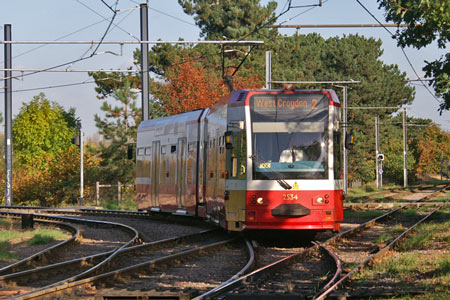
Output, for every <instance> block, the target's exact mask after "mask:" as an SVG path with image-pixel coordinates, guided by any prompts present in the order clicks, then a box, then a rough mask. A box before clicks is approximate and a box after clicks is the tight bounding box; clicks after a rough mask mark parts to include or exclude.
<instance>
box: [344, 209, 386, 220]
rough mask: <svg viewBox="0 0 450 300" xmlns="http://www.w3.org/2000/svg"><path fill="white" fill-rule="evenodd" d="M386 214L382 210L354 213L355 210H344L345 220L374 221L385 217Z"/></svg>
mask: <svg viewBox="0 0 450 300" xmlns="http://www.w3.org/2000/svg"><path fill="white" fill-rule="evenodd" d="M384 213H385V212H383V211H380V210H363V211H354V210H344V220H345V219H346V218H347V219H348V218H362V219H367V220H370V219H373V218H376V217H379V216H381V215H383V214H384Z"/></svg>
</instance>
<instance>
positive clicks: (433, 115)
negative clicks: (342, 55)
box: [0, 0, 450, 135]
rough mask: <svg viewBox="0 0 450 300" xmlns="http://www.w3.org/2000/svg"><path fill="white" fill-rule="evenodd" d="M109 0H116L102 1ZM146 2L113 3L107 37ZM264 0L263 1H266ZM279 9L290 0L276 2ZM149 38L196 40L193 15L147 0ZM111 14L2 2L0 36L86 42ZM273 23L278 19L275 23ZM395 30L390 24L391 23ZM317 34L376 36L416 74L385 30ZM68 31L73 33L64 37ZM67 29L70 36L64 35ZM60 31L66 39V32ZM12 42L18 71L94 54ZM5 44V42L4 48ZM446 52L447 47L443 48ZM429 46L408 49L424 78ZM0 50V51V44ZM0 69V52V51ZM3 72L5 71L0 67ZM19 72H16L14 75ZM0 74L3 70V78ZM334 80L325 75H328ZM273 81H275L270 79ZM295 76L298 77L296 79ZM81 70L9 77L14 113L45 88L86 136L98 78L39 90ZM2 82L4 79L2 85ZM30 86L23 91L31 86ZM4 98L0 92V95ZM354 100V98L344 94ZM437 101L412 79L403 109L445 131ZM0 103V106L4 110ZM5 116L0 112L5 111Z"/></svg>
mask: <svg viewBox="0 0 450 300" xmlns="http://www.w3.org/2000/svg"><path fill="white" fill-rule="evenodd" d="M104 1H105V2H106V3H108V4H110V5H112V4H114V3H115V0H104ZM360 1H361V3H363V5H364V6H366V7H367V8H368V9H369V10H370V11H371V12H372V13H373V14H374V15H375V16H376V17H377V18H378V19H379V20H380V21H381V22H383V23H385V21H384V17H383V11H380V10H379V9H378V5H377V3H376V1H375V0H370V1H369V0H360ZM141 2H144V1H132V0H119V4H118V8H119V9H122V10H124V11H121V12H120V13H118V15H117V16H116V19H115V23H116V24H117V25H118V26H114V25H113V27H112V29H111V30H110V32H109V33H108V35H107V36H106V38H105V40H108V41H129V40H135V39H136V38H138V37H139V28H140V27H139V10H138V9H134V10H127V9H131V8H135V7H136V6H138V4H139V3H141ZM267 2H268V1H265V0H264V1H261V3H267ZM277 2H278V12H280V11H281V10H282V9H283V7H285V4H286V3H287V0H278V1H277ZM315 3H318V0H293V1H292V4H293V5H307V4H315ZM149 5H150V9H149V36H150V37H149V39H150V40H157V39H162V40H167V41H170V40H177V39H178V38H180V37H181V38H183V39H185V40H197V39H198V38H199V30H198V28H197V27H196V26H195V22H194V20H193V18H192V17H190V16H188V15H185V14H184V13H183V11H182V9H181V7H180V6H179V5H178V2H177V1H176V0H158V1H157V0H153V1H152V0H150V1H149ZM111 16H112V12H111V10H110V9H109V8H108V7H107V6H106V5H105V4H104V3H103V2H102V1H101V0H64V1H61V0H59V1H58V0H39V1H29V0H28V1H27V0H14V1H8V0H0V26H2V27H1V28H0V34H1V38H2V39H3V35H4V31H3V24H11V25H12V39H13V40H15V41H42V40H45V41H51V40H56V39H62V40H72V41H81V40H83V41H86V40H89V41H90V40H100V38H101V37H102V36H103V34H104V32H105V30H106V28H107V26H108V21H107V20H105V19H104V18H110V17H111ZM279 22H283V24H359V23H364V24H368V23H370V24H373V23H376V21H375V20H374V19H373V18H372V17H371V16H370V15H369V14H368V13H367V12H366V11H365V10H364V9H363V8H362V7H361V6H360V5H359V4H358V3H357V2H356V1H355V0H328V1H326V0H324V1H323V6H322V7H316V8H293V9H291V10H290V11H289V12H288V13H286V14H284V15H283V16H281V17H280V20H279ZM279 22H278V23H279ZM391 30H392V31H394V29H391ZM281 32H282V33H283V34H287V35H291V34H294V33H295V29H286V30H281ZM310 32H317V33H319V34H321V35H322V36H324V37H325V38H327V37H330V36H343V35H344V34H346V35H348V34H355V33H358V34H361V35H365V36H368V37H375V38H380V39H381V40H382V41H383V46H382V47H383V49H384V54H383V56H382V60H383V61H384V62H385V63H386V64H398V65H399V67H400V70H402V71H404V72H406V73H407V74H408V77H409V78H410V79H416V78H417V76H416V75H415V74H414V72H413V70H412V68H411V67H410V66H409V64H408V63H407V61H406V58H405V56H404V55H403V53H402V51H401V50H400V49H399V48H398V47H397V45H396V42H395V41H394V40H393V39H392V38H391V37H390V36H389V34H388V33H387V32H385V30H384V29H381V28H366V29H355V28H352V29H342V28H341V29H308V30H306V29H302V30H301V31H300V33H310ZM69 34H70V35H69ZM67 35H69V36H67ZM63 37H64V38H63ZM37 47H38V45H13V67H14V68H15V69H42V68H47V67H51V66H55V65H59V64H63V63H66V62H69V61H72V60H75V59H78V58H80V57H82V56H83V54H85V53H91V52H92V50H93V49H92V48H90V46H89V45H47V46H44V47H40V48H37ZM136 47H137V46H136V45H130V46H124V47H123V49H122V52H123V53H122V56H115V55H111V54H103V55H97V56H94V57H92V58H90V59H87V60H84V61H82V62H78V63H76V64H74V65H72V66H70V68H71V69H72V70H79V69H105V70H108V69H124V68H127V67H131V66H132V61H133V58H132V53H133V51H134V49H135V48H136ZM2 48H3V47H2ZM444 50H445V49H444ZM444 50H442V49H438V48H437V46H436V45H431V46H429V47H427V48H425V49H421V50H416V49H413V48H406V49H405V52H406V53H407V55H408V57H409V58H410V60H411V62H412V64H413V66H414V68H415V70H416V72H417V73H418V74H419V75H420V76H423V75H424V73H423V71H422V67H423V65H424V61H425V60H429V61H431V60H434V59H436V58H439V57H440V56H441V55H442V54H444V53H445V51H444ZM104 51H112V52H116V53H120V51H121V48H120V47H119V46H118V45H102V46H101V47H100V48H99V49H98V52H104ZM2 52H3V49H2ZM0 62H1V63H0V65H1V68H3V66H4V63H3V55H1V56H0ZM2 75H3V73H2ZM15 75H17V74H15ZM2 77H3V76H2ZM333 79H334V78H330V80H333ZM273 80H276V79H275V78H273ZM293 80H296V79H293ZM91 81H92V79H91V78H89V76H88V75H87V74H86V73H39V74H35V75H31V76H26V77H23V78H22V79H21V80H14V81H13V90H15V91H17V92H14V93H13V113H14V114H17V113H18V110H19V109H20V107H21V106H22V103H23V102H28V101H30V100H31V99H32V98H33V96H35V95H37V94H39V93H40V92H43V93H45V94H46V96H47V98H48V99H50V100H51V101H57V102H58V103H60V104H61V105H62V106H64V107H65V108H69V107H75V108H76V111H77V115H78V116H80V118H81V120H82V124H83V128H84V130H85V131H86V133H87V134H88V135H92V134H94V133H95V132H96V131H97V130H96V128H95V124H94V114H96V113H97V114H99V115H102V112H101V111H100V106H101V101H99V100H98V99H97V98H96V93H95V91H94V87H95V84H92V83H86V84H81V85H76V86H71V87H64V88H51V89H38V88H42V87H49V86H57V85H64V84H72V83H81V82H91ZM0 86H3V81H2V83H1V84H0ZM35 88H36V90H33V91H23V90H26V89H35ZM1 97H3V94H1ZM349 106H351V99H349ZM438 107H439V104H438V102H437V101H436V99H434V98H433V97H432V96H431V95H430V94H429V93H428V91H427V90H426V89H425V88H424V87H423V86H421V85H416V99H415V101H414V103H413V105H411V106H410V107H409V109H408V112H407V113H408V115H409V116H414V117H420V118H430V119H433V120H434V121H435V122H436V123H437V124H439V125H440V126H441V128H443V129H444V130H446V131H449V132H450V112H445V113H443V114H442V116H440V115H439V112H438V111H437V110H438ZM3 110H4V105H1V107H0V111H1V112H2V113H3ZM3 115H4V114H3Z"/></svg>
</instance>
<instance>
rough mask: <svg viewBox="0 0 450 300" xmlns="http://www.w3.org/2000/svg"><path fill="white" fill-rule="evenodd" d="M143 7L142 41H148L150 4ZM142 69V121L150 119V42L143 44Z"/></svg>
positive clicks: (144, 4) (142, 5)
mask: <svg viewBox="0 0 450 300" xmlns="http://www.w3.org/2000/svg"><path fill="white" fill-rule="evenodd" d="M140 7H141V41H148V6H147V4H146V3H143V4H141V5H140ZM141 70H142V76H141V77H142V78H141V79H142V121H145V120H148V119H149V116H150V113H149V76H148V44H147V43H143V44H141Z"/></svg>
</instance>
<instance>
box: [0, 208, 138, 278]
mask: <svg viewBox="0 0 450 300" xmlns="http://www.w3.org/2000/svg"><path fill="white" fill-rule="evenodd" d="M0 214H7V215H24V214H23V213H18V212H1V211H0ZM33 216H34V218H38V219H39V218H40V219H45V220H59V221H66V222H73V223H87V224H95V225H98V226H99V225H102V226H108V227H117V228H119V229H121V230H124V231H125V232H128V233H130V232H131V233H132V235H134V236H133V237H132V238H131V239H130V240H129V241H127V242H126V243H125V244H123V245H122V246H120V247H119V248H117V249H115V250H114V251H113V252H112V253H111V254H110V255H109V256H108V257H106V258H105V259H104V260H103V261H101V262H100V263H98V264H96V265H95V266H93V267H92V268H90V269H88V270H86V271H84V272H82V273H80V274H78V275H75V276H72V277H70V278H67V279H65V280H63V281H60V282H57V283H55V284H53V285H56V286H58V285H61V284H63V283H67V282H73V281H76V280H79V279H81V278H83V277H84V276H87V275H89V274H91V273H93V272H94V271H96V270H98V269H99V268H100V267H102V266H104V265H105V264H107V263H108V262H110V261H111V260H112V259H113V258H114V257H115V256H116V255H117V254H118V251H120V250H121V249H124V248H126V247H128V246H130V245H131V244H133V243H135V242H136V241H138V238H139V233H138V231H137V230H136V229H134V228H132V227H130V226H127V225H124V224H120V223H115V222H107V221H95V220H86V219H78V218H71V217H63V216H49V215H41V214H34V215H33Z"/></svg>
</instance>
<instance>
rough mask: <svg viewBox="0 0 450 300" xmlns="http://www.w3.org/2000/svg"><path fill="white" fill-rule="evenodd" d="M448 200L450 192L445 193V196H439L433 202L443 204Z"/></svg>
mask: <svg viewBox="0 0 450 300" xmlns="http://www.w3.org/2000/svg"><path fill="white" fill-rule="evenodd" d="M448 199H450V192H447V193H445V195H440V196H439V197H436V198H435V199H434V200H433V201H436V202H444V201H447V200H448Z"/></svg>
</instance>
